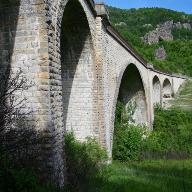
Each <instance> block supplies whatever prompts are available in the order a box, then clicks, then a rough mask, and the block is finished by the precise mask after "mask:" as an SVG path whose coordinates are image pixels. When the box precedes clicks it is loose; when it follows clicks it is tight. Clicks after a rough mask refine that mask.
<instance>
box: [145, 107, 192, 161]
mask: <svg viewBox="0 0 192 192" xmlns="http://www.w3.org/2000/svg"><path fill="white" fill-rule="evenodd" d="M143 151H145V152H158V153H159V154H162V152H164V153H168V154H169V153H172V154H178V155H177V156H178V157H177V158H186V157H190V156H191V155H192V112H191V111H182V110H179V109H170V110H164V109H161V108H157V109H156V111H155V121H154V130H153V132H151V134H150V135H149V137H148V138H147V139H146V140H144V143H143ZM160 156H161V155H160Z"/></svg>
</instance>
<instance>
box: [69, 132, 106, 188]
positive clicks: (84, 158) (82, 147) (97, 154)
mask: <svg viewBox="0 0 192 192" xmlns="http://www.w3.org/2000/svg"><path fill="white" fill-rule="evenodd" d="M65 154H66V163H67V179H68V183H69V188H70V189H71V190H72V191H86V188H87V187H88V183H90V181H91V180H92V181H93V180H94V178H95V177H97V175H98V174H99V172H100V170H101V168H102V167H103V165H104V163H105V161H106V160H107V155H106V152H105V151H104V150H103V149H101V147H100V146H99V144H97V142H96V141H95V140H94V139H91V138H88V139H87V141H86V142H83V143H81V142H79V141H77V140H76V139H75V137H74V135H73V134H72V133H66V134H65Z"/></svg>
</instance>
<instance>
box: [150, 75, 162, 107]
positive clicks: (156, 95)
mask: <svg viewBox="0 0 192 192" xmlns="http://www.w3.org/2000/svg"><path fill="white" fill-rule="evenodd" d="M152 83H153V93H152V94H153V95H152V98H153V105H157V104H161V83H160V80H159V78H158V77H157V76H156V75H155V76H154V77H153V82H152Z"/></svg>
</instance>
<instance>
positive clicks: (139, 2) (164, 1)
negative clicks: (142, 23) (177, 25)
mask: <svg viewBox="0 0 192 192" xmlns="http://www.w3.org/2000/svg"><path fill="white" fill-rule="evenodd" d="M96 1H97V2H99V0H96ZM100 2H101V1H100ZM102 2H104V3H106V4H108V5H111V6H114V7H119V8H141V7H163V8H168V9H173V10H177V11H183V12H186V13H191V14H192V0H103V1H102Z"/></svg>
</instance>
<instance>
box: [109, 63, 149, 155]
mask: <svg viewBox="0 0 192 192" xmlns="http://www.w3.org/2000/svg"><path fill="white" fill-rule="evenodd" d="M126 80H128V81H126ZM133 82H134V83H133ZM143 82H144V81H143V75H142V73H141V71H140V70H139V68H137V66H136V65H135V64H132V63H131V64H128V65H127V66H126V67H125V68H124V69H123V70H122V71H121V72H120V74H119V77H118V80H117V86H116V90H115V97H114V101H113V107H112V116H111V117H112V118H111V133H110V135H111V144H110V149H109V156H110V157H111V156H112V145H113V133H114V122H115V111H116V105H117V101H118V99H119V96H120V95H121V94H123V95H124V96H125V97H124V99H123V98H122V99H123V100H124V101H123V102H124V103H125V104H128V102H129V101H131V100H132V101H133V100H134V99H136V103H137V109H136V112H135V114H134V117H133V118H134V119H135V123H136V124H148V112H147V111H148V109H147V108H148V107H147V100H146V87H145V84H144V83H143ZM127 83H128V84H127ZM134 86H135V87H134ZM124 87H126V89H125V92H124V93H122V89H123V88H124ZM139 98H140V99H139ZM141 106H142V107H141ZM140 117H141V119H140Z"/></svg>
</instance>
